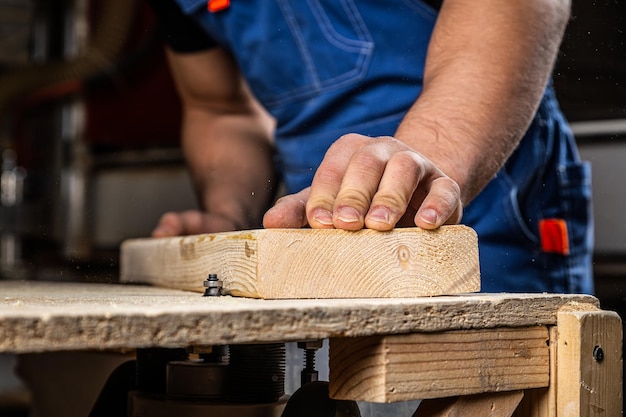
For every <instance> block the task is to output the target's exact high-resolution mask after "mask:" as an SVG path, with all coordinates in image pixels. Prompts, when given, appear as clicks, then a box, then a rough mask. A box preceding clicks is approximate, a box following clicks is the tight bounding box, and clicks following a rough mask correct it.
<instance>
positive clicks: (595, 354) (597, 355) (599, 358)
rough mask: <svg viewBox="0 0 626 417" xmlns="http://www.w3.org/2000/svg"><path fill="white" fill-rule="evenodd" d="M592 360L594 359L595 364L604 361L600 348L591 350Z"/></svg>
mask: <svg viewBox="0 0 626 417" xmlns="http://www.w3.org/2000/svg"><path fill="white" fill-rule="evenodd" d="M593 359H595V361H596V362H602V361H603V360H604V351H603V350H602V348H601V347H600V346H596V347H594V348H593Z"/></svg>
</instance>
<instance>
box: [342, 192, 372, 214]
mask: <svg viewBox="0 0 626 417" xmlns="http://www.w3.org/2000/svg"><path fill="white" fill-rule="evenodd" d="M371 201H372V195H371V194H370V193H368V192H367V191H366V190H365V189H361V188H354V187H350V188H343V189H342V190H341V191H340V192H339V194H338V195H337V199H336V201H335V206H336V207H341V206H349V207H354V208H361V209H365V208H367V207H369V205H370V202H371Z"/></svg>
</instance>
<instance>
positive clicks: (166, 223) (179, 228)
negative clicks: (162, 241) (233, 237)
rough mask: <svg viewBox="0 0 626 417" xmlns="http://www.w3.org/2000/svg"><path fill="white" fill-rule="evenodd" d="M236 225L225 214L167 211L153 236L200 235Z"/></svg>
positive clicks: (234, 227)
mask: <svg viewBox="0 0 626 417" xmlns="http://www.w3.org/2000/svg"><path fill="white" fill-rule="evenodd" d="M236 229H237V227H236V225H235V224H234V223H233V222H232V220H229V219H227V218H225V217H223V216H220V215H217V214H212V213H205V212H201V211H198V210H188V211H183V212H180V213H165V214H164V215H163V216H161V219H160V220H159V224H158V225H157V227H156V228H155V229H154V230H153V231H152V237H174V236H182V235H198V234H202V233H216V232H225V231H232V230H236Z"/></svg>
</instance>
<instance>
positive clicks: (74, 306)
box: [0, 281, 598, 353]
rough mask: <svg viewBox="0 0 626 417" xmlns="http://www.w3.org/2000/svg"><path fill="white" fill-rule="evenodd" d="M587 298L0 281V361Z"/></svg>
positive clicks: (507, 312) (380, 323)
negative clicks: (237, 293)
mask: <svg viewBox="0 0 626 417" xmlns="http://www.w3.org/2000/svg"><path fill="white" fill-rule="evenodd" d="M597 308H598V301H597V299H596V298H594V297H592V296H586V295H551V294H469V295H459V296H442V297H424V298H391V299H390V298H377V299H373V298H372V299H307V300H258V299H249V298H236V297H230V296H222V297H202V296H201V295H199V294H197V293H191V292H184V291H177V290H171V289H162V288H155V287H149V286H136V285H117V284H111V285H106V284H82V283H80V284H79V283H52V282H35V281H26V282H24V281H22V282H17V281H2V282H0V352H11V353H25V352H42V351H59V350H92V349H133V348H144V347H157V346H160V347H183V346H189V345H212V344H234V343H250V342H275V341H296V340H303V339H321V338H329V337H351V336H368V335H376V334H399V333H411V332H439V331H446V330H458V329H485V328H495V327H522V326H534V325H552V324H555V323H556V313H557V312H558V311H559V310H563V309H576V310H579V311H580V310H595V309H597Z"/></svg>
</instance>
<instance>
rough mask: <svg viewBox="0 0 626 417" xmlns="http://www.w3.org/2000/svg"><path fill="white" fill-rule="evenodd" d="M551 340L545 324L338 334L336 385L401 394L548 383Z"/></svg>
mask: <svg viewBox="0 0 626 417" xmlns="http://www.w3.org/2000/svg"><path fill="white" fill-rule="evenodd" d="M547 342H548V329H547V327H544V326H534V327H524V328H497V329H486V330H480V331H478V330H459V331H450V332H441V333H418V334H409V335H388V336H371V337H361V338H342V339H331V341H330V388H329V392H330V395H331V397H332V398H336V399H340V400H355V401H370V402H396V401H405V400H415V399H426V398H442V397H451V396H458V395H470V394H480V393H484V392H498V391H512V390H520V389H528V388H539V387H547V386H548V383H549V377H550V360H549V353H548V349H549V348H548V343H547ZM520 398H521V397H520ZM516 406H517V404H516Z"/></svg>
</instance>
